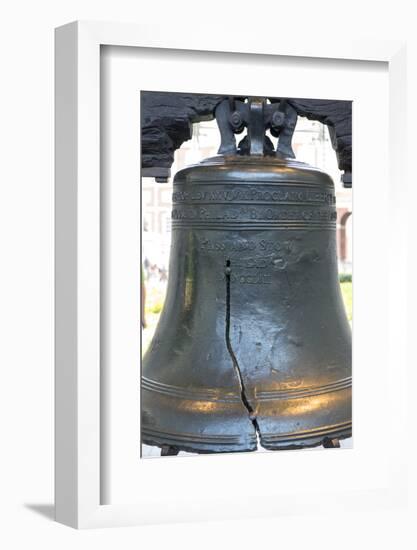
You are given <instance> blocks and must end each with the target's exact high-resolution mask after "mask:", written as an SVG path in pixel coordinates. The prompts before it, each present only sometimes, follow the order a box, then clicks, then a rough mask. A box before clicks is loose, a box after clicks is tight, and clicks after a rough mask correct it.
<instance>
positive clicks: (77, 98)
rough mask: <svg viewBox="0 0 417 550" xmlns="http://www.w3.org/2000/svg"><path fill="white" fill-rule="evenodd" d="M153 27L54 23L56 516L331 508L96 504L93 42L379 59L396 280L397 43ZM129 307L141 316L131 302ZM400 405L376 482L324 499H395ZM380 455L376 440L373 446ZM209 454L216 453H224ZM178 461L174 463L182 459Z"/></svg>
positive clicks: (350, 503) (400, 54)
mask: <svg viewBox="0 0 417 550" xmlns="http://www.w3.org/2000/svg"><path fill="white" fill-rule="evenodd" d="M154 31H155V29H153V28H146V27H142V26H137V25H127V24H116V23H92V22H75V23H70V24H68V25H65V26H63V27H60V28H58V29H57V30H56V65H55V67H56V241H55V242H56V371H55V373H56V374H55V376H56V420H55V426H56V431H55V433H56V473H55V475H56V500H55V506H56V519H57V521H59V522H62V523H64V524H67V525H70V526H72V527H77V528H89V527H104V526H121V525H137V524H143V523H157V522H158V523H159V522H163V521H166V522H169V521H184V520H194V521H196V520H202V519H219V518H241V517H262V516H264V515H279V514H285V513H288V512H292V513H306V511H308V510H311V509H312V507H313V508H314V510H315V512H316V513H317V511H320V510H322V511H323V512H324V511H326V510H328V508H329V506H330V504H329V502H328V501H329V497H328V495H327V496H326V494H325V493H323V494H320V495H318V494H317V491H310V493H309V492H306V493H305V494H300V493H299V492H294V494H291V492H289V493H287V494H286V498H285V500H283V499H281V500H278V501H277V499H276V498H275V493H274V492H273V491H271V492H270V493H269V494H266V495H264V496H265V500H264V503H263V506H259V507H258V509H257V510H255V509H254V508H252V509H250V507H248V506H247V505H246V503H245V501H244V499H243V500H242V497H241V496H240V497H239V495H236V496H234V497H233V495H230V496H229V498H228V499H227V500H225V499H224V498H223V497H222V496H220V497H219V498H218V499H217V500H216V499H215V500H210V499H208V502H206V503H199V506H198V507H196V506H195V505H193V502H192V501H191V500H189V499H188V500H187V490H188V489H187V486H186V483H185V484H184V494H182V495H181V496H179V495H178V494H176V495H173V496H172V497H171V498H169V497H168V496H167V495H160V496H158V495H154V494H152V493H151V492H149V493H148V494H145V495H144V497H146V498H147V499H148V505H147V506H144V505H143V504H142V505H140V504H138V503H136V504H135V503H134V502H130V503H129V502H126V503H120V502H117V504H102V503H101V502H102V485H101V483H102V474H101V471H100V468H101V465H102V464H103V456H102V453H103V445H102V440H103V433H102V431H101V430H102V423H101V418H102V415H105V414H107V411H105V410H103V407H102V403H101V399H100V392H101V384H100V380H101V378H100V361H101V357H100V352H101V346H100V334H101V307H100V305H101V286H100V281H101V275H100V271H101V269H102V264H101V254H100V243H101V239H100V232H101V220H100V196H101V195H100V181H101V174H100V143H101V141H100V85H101V84H100V49H101V46H125V47H132V48H149V49H150V48H157V49H168V50H173V51H176V50H183V51H184V50H189V51H200V52H201V51H204V52H226V53H235V54H253V55H259V56H261V55H271V56H284V55H285V56H290V57H294V58H300V59H314V58H327V59H333V60H335V61H337V60H347V59H349V60H357V61H379V62H385V63H387V64H388V75H389V100H388V101H389V125H390V134H389V136H388V137H389V152H390V159H389V160H390V162H389V181H390V187H389V192H390V198H389V200H390V201H391V205H392V207H393V211H392V242H390V243H388V246H389V253H390V254H391V255H392V260H393V263H394V265H395V267H396V274H395V276H396V277H398V275H400V276H403V277H404V280H405V270H406V264H405V262H406V254H407V246H406V243H407V229H408V226H407V220H406V217H405V216H403V210H402V208H403V206H404V204H403V202H402V200H403V199H401V197H403V194H402V193H403V191H401V189H404V188H406V181H405V174H404V171H403V169H402V166H403V165H404V154H405V153H404V152H405V150H406V147H405V139H406V137H405V136H406V132H405V113H404V107H403V106H404V104H405V79H406V58H405V43H404V42H403V41H386V40H369V41H361V42H354V41H348V40H341V41H340V42H339V43H332V44H329V43H327V42H326V40H323V41H320V40H309V41H302V40H299V38H298V37H294V39H291V38H289V37H288V35H283V36H282V37H281V38H279V37H278V38H276V37H271V36H270V35H269V34H268V33H265V34H264V35H262V36H259V37H258V38H259V39H258V40H257V41H256V45H255V44H252V45H250V46H249V45H248V44H247V42H246V40H245V39H242V38H239V33H237V34H236V35H233V34H230V33H224V34H216V35H215V36H214V35H213V33H211V32H208V33H205V32H204V29H203V30H202V29H200V28H199V29H195V31H194V32H191V33H190V34H188V35H187V36H181V35H177V34H176V33H175V29H169V28H166V29H164V30H163V33H162V35H159V34H158V33H155V32H154ZM160 36H163V37H162V38H160ZM138 128H139V125H138ZM138 155H139V152H138ZM394 181H395V182H396V186H395V187H394V185H393V182H394ZM399 182H402V184H403V185H400V184H399ZM398 189H400V190H399V191H398ZM398 242H401V243H402V246H401V247H398V246H397V247H396V246H394V244H395V243H398ZM138 284H139V282H138ZM405 308H406V297H405V289H404V288H402V289H401V292H400V293H399V294H398V295H397V296H396V299H395V300H391V301H390V302H389V311H390V315H392V316H395V318H396V319H402V320H404V319H405V311H406V309H405ZM137 311H138V316H139V307H138V310H137ZM138 318H139V317H138ZM391 330H392V332H391V334H392V336H391V338H392V341H393V342H395V343H396V345H397V349H398V352H397V354H396V360H397V363H396V365H395V368H396V370H395V373H394V372H389V373H388V380H395V384H396V388H397V396H396V401H395V403H396V404H397V405H398V403H400V402H401V395H403V394H404V393H405V388H406V383H407V367H408V362H407V361H409V358H408V356H407V345H408V342H407V340H406V331H405V327H404V325H401V323H400V324H398V323H396V326H391ZM406 412H407V411H406V409H405V407H397V408H396V409H395V413H394V412H393V415H394V420H395V424H396V426H397V427H398V429H397V431H396V442H397V445H396V446H395V449H392V452H391V451H390V454H389V456H388V455H387V461H386V474H387V475H386V481H385V482H384V484H383V487H381V488H379V489H375V488H373V487H372V488H369V489H368V490H367V489H363V490H361V491H358V492H357V493H355V494H348V493H347V492H346V491H345V490H341V491H340V492H339V493H337V490H335V493H332V503H331V506H332V507H335V506H336V507H337V506H339V507H340V508H341V509H350V508H351V509H358V507H362V508H363V509H366V507H367V506H370V507H375V506H376V507H378V506H380V507H381V510H382V509H384V508H386V507H387V506H390V507H401V506H403V505H404V502H405V499H406V486H407V483H408V479H407V477H406V472H405V470H404V465H405V464H406V462H407V457H406V453H405V451H404V449H405V445H404V442H405V441H406V430H405V421H404V419H405V418H406ZM383 452H385V451H384V443H381V453H383ZM213 458H214V460H215V461H217V460H218V459H221V458H222V457H213ZM168 460H169V459H168ZM176 460H177V459H176ZM245 460H246V458H241V457H236V462H235V467H236V468H237V469H238V468H244V467H245V466H244V462H245ZM263 460H264V459H263ZM142 462H143V461H142ZM149 462H153V463H154V464H155V463H156V462H159V463H160V466H153V469H154V471H156V470H155V468H157V467H159V468H164V467H165V466H166V464H167V463H166V461H165V460H162V459H161V460H158V461H148V463H149ZM172 464H173V462H171V464H170V468H172ZM178 464H179V465H180V466H179V468H180V471H183V472H184V471H186V470H187V467H189V466H187V465H184V463H182V464H181V463H180V462H178ZM188 465H189V463H188ZM263 467H264V468H271V464H270V463H269V464H267V463H264V464H263ZM161 471H162V470H161ZM147 491H149V489H147ZM145 492H146V491H145ZM326 501H327V504H326Z"/></svg>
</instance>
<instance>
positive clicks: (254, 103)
mask: <svg viewBox="0 0 417 550" xmlns="http://www.w3.org/2000/svg"><path fill="white" fill-rule="evenodd" d="M275 113H278V114H275ZM216 118H217V119H218V121H219V126H220V129H221V135H222V145H221V147H220V152H221V153H222V154H220V155H218V156H217V157H214V158H211V159H207V160H205V161H203V162H202V163H200V164H198V165H196V166H191V167H188V168H185V169H184V170H181V171H180V172H178V173H177V174H176V176H175V178H174V192H173V210H172V245H171V257H170V270H169V282H168V291H167V297H166V302H165V305H164V309H163V312H162V314H161V318H160V321H159V324H158V327H157V330H156V333H155V336H154V339H153V341H152V343H151V345H150V348H149V350H148V352H147V353H146V355H145V358H144V360H143V365H142V385H141V407H142V442H143V443H146V444H149V445H156V446H159V447H161V448H163V449H165V453H166V454H172V452H175V451H177V450H187V451H191V452H197V453H210V452H232V451H254V450H256V449H257V447H258V446H259V445H261V446H262V447H264V448H266V449H273V450H278V449H289V448H300V447H311V446H316V445H320V444H324V445H325V446H326V447H327V446H331V442H332V441H334V440H337V439H341V438H345V437H349V436H350V435H351V430H352V422H351V331H350V326H349V323H348V320H347V318H346V313H345V310H344V306H343V302H342V297H341V292H340V287H339V282H338V272H337V258H336V231H335V229H336V227H335V226H336V208H335V194H334V185H333V182H332V180H331V178H330V177H329V176H328V175H327V174H325V173H323V172H321V171H320V170H318V169H315V168H312V167H311V166H308V165H306V164H303V163H301V162H298V161H296V160H293V159H292V158H290V157H292V156H293V154H292V149H291V145H290V141H289V140H288V137H289V136H290V134H291V132H292V131H293V129H294V126H295V121H294V117H293V113H291V111H289V109H288V106H286V105H285V102H284V101H283V102H281V104H275V105H271V104H266V103H265V102H264V101H263V100H261V99H257V98H251V99H250V100H249V101H248V102H243V101H239V102H234V101H230V102H225V103H223V104H221V107H220V109H219V112H216ZM242 126H246V127H247V128H248V136H247V137H246V138H245V139H244V140H242V141H241V143H240V144H239V146H238V147H236V146H235V147H234V145H233V142H234V134H235V133H238V132H239V131H241V129H242ZM266 128H270V129H271V133H273V135H274V134H275V135H278V136H281V134H282V136H284V137H283V141H282V142H281V147H280V145H279V143H278V147H277V149H276V150H274V149H273V146H272V143H271V141H270V140H269V139H268V138H267V137H266V136H265V129H266ZM232 138H233V140H232ZM167 449H168V451H167ZM169 450H171V452H170V451H169Z"/></svg>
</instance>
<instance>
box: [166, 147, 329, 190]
mask: <svg viewBox="0 0 417 550" xmlns="http://www.w3.org/2000/svg"><path fill="white" fill-rule="evenodd" d="M260 161H261V163H260ZM211 169H214V170H218V171H222V175H221V178H220V177H219V173H218V172H217V173H211V174H210V171H211ZM245 169H246V171H247V173H249V172H250V173H251V174H252V175H253V176H255V174H257V175H258V177H259V176H260V178H259V180H258V181H256V183H258V184H262V180H263V179H264V178H267V179H268V180H269V181H276V183H277V184H278V183H285V184H288V185H291V184H293V183H298V184H300V183H301V181H300V178H301V177H302V179H303V180H305V183H309V184H310V185H317V187H329V188H332V189H334V187H335V185H334V181H333V179H332V177H331V176H330V175H329V174H327V173H326V172H324V171H323V170H320V169H319V168H317V167H315V166H312V165H310V164H308V163H306V162H301V161H299V160H296V159H292V158H288V157H284V156H280V155H238V154H221V155H215V156H212V157H208V158H206V159H203V160H202V161H200V162H198V163H195V164H190V165H189V166H186V167H184V168H182V169H181V170H179V171H178V172H177V173H176V174H175V176H174V181H173V183H174V185H175V184H182V183H190V182H191V181H192V183H200V182H201V183H209V182H210V181H215V180H219V183H220V179H221V180H222V183H250V184H253V183H254V181H252V180H251V178H249V179H250V181H247V174H244V173H243V170H245ZM190 174H192V177H190ZM255 178H256V177H255Z"/></svg>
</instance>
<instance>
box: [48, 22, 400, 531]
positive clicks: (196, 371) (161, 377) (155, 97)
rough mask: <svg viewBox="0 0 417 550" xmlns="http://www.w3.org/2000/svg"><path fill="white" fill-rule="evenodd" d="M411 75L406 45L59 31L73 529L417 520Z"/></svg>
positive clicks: (64, 479) (64, 430) (66, 491)
mask: <svg viewBox="0 0 417 550" xmlns="http://www.w3.org/2000/svg"><path fill="white" fill-rule="evenodd" d="M405 79H406V64H405V44H404V43H402V42H394V41H392V42H391V41H386V40H378V41H377V40H373V41H369V42H368V41H363V42H349V41H341V42H340V43H338V44H330V43H326V42H321V41H320V40H308V41H306V40H299V37H298V38H297V40H296V39H295V37H294V38H293V39H292V40H291V38H289V37H288V35H285V36H284V35H283V36H282V38H275V37H274V38H272V37H270V36H267V35H264V36H260V37H259V40H257V42H256V46H255V45H254V44H253V45H251V46H249V45H248V44H247V42H246V40H244V39H243V38H241V37H238V36H237V35H236V36H234V35H231V34H228V35H227V34H225V35H224V36H223V35H221V36H214V35H213V34H212V33H205V32H204V30H201V29H199V30H198V32H195V33H191V34H190V35H189V36H186V37H185V36H177V35H176V34H175V32H174V29H166V32H165V31H164V33H163V38H159V35H158V34H157V33H153V32H151V29H146V28H144V27H140V26H139V27H138V26H135V25H122V24H112V23H88V22H75V23H71V24H68V25H65V26H63V27H60V28H58V29H57V30H56V518H57V520H58V521H60V522H62V523H65V524H67V525H70V526H73V527H77V528H87V527H104V526H121V525H137V524H145V523H162V522H174V521H199V520H203V519H204V520H207V519H229V518H230V519H236V518H255V517H268V516H279V515H286V514H301V513H302V514H305V513H309V511H311V510H312V509H314V512H315V513H320V514H321V513H322V514H325V513H329V512H335V511H337V510H340V511H343V512H344V513H346V512H348V511H356V512H357V511H358V510H362V511H366V510H368V509H370V508H372V509H373V510H374V511H375V510H381V511H382V510H386V509H387V507H389V508H392V509H401V507H403V506H405V502H406V499H407V483H408V478H407V470H406V467H405V465H406V463H407V456H406V447H407V438H406V435H407V430H406V417H407V410H406V407H405V406H404V399H403V396H404V394H405V392H406V387H407V368H408V363H407V361H408V357H407V340H406V330H405V318H406V292H405V288H406V284H405V281H406V257H407V239H408V238H409V237H408V220H407V218H406V216H404V208H405V203H404V198H403V197H404V195H403V191H402V189H404V188H405V183H406V182H405V175H404V172H403V170H402V166H403V163H404V154H405V153H404V151H405V146H404V144H405V115H404V114H403V105H404V97H405V86H404V83H405ZM187 109H188V111H187ZM332 109H333V110H334V112H337V113H339V114H338V117H339V118H334V117H333V118H332V115H331V111H332ZM340 113H342V115H340ZM170 125H171V126H170ZM168 126H169V128H170V129H169V131H168V130H167V128H168ZM240 134H241V135H240ZM352 159H353V162H352ZM310 165H313V166H314V167H315V168H313V167H312V166H310ZM352 182H353V183H352ZM351 183H352V187H353V192H352V190H351V189H350V185H351ZM352 213H353V215H352ZM353 217H354V222H352V219H353ZM398 243H401V246H399V244H398ZM387 259H388V261H387ZM352 266H353V269H352ZM387 266H388V268H387ZM390 266H395V269H392V268H390ZM352 273H353V276H352ZM352 280H353V284H352ZM399 280H402V281H403V282H404V283H403V286H402V288H401V290H399V283H398V281H399ZM381 297H383V298H384V306H383V308H382V313H381ZM352 303H353V307H352ZM352 309H353V313H352ZM352 316H353V322H352ZM145 352H146V353H145ZM142 356H143V357H142ZM393 389H394V390H395V391H394V390H393ZM387 434H395V445H392V444H387ZM313 451H314V452H313ZM254 502H256V506H254V505H253V503H254Z"/></svg>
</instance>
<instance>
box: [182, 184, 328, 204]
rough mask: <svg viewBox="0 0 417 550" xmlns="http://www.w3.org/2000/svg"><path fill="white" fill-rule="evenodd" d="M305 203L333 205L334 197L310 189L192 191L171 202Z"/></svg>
mask: <svg viewBox="0 0 417 550" xmlns="http://www.w3.org/2000/svg"><path fill="white" fill-rule="evenodd" d="M239 201H243V202H250V201H253V202H257V201H258V202H296V203H297V202H304V203H305V202H307V203H321V204H335V196H334V195H333V194H332V193H326V192H324V191H316V190H314V191H312V190H310V189H288V188H287V189H286V188H282V189H274V190H265V189H256V188H255V187H249V188H246V186H245V188H244V189H243V188H233V189H204V190H199V189H193V190H191V191H183V190H176V191H174V192H173V194H172V202H174V203H185V202H209V203H210V202H226V203H227V202H232V203H238V202H239Z"/></svg>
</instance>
